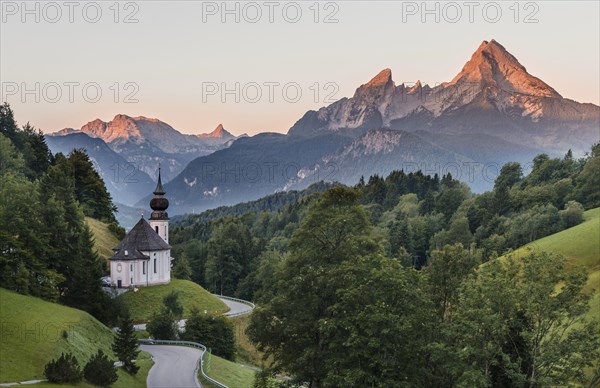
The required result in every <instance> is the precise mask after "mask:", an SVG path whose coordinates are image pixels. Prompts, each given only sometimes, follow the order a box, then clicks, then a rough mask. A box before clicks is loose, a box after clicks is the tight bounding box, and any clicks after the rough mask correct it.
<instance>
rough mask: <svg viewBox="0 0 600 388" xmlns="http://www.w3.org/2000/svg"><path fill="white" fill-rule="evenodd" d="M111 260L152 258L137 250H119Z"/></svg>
mask: <svg viewBox="0 0 600 388" xmlns="http://www.w3.org/2000/svg"><path fill="white" fill-rule="evenodd" d="M110 260H150V256H147V255H144V254H143V253H142V252H140V251H138V250H137V249H133V250H131V249H119V250H118V251H117V253H115V254H114V255H113V256H112V257H111V258H110Z"/></svg>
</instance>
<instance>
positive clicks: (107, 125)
mask: <svg viewBox="0 0 600 388" xmlns="http://www.w3.org/2000/svg"><path fill="white" fill-rule="evenodd" d="M77 132H79V133H85V134H87V135H88V136H90V137H93V138H99V139H102V140H103V141H104V142H106V143H107V144H108V146H109V147H110V148H111V149H112V150H113V151H115V152H116V153H118V154H119V155H121V156H122V157H123V158H125V159H126V160H127V161H128V162H129V163H133V164H134V165H135V168H137V169H139V170H140V171H143V172H145V173H146V174H148V175H149V176H150V177H152V178H153V179H156V174H157V166H158V163H161V165H162V166H163V174H164V175H163V178H164V179H165V180H169V179H171V178H173V177H174V176H175V175H176V174H178V173H179V172H180V171H181V170H182V169H183V168H184V167H185V166H186V165H187V163H189V161H191V160H193V159H194V158H197V157H199V156H203V155H208V154H210V153H212V152H214V151H216V150H219V149H222V148H225V147H228V146H229V145H230V144H231V140H234V139H236V137H235V136H233V135H232V134H231V133H229V132H227V131H226V130H225V129H224V128H223V126H222V125H219V126H218V127H217V129H215V131H213V132H212V133H210V134H206V135H199V136H194V135H185V134H182V133H181V132H179V131H177V130H176V129H174V128H173V127H172V126H170V125H169V124H167V123H164V122H162V121H160V120H158V119H153V118H147V117H143V116H140V117H130V116H127V115H123V114H119V115H116V116H115V117H114V118H113V119H112V120H111V121H109V122H105V121H102V120H100V119H96V120H94V121H90V122H89V123H87V124H85V125H84V126H82V127H81V129H79V130H74V129H71V128H66V129H63V130H61V131H59V132H56V133H54V134H52V135H53V136H64V135H67V134H72V133H77Z"/></svg>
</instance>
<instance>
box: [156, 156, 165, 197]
mask: <svg viewBox="0 0 600 388" xmlns="http://www.w3.org/2000/svg"><path fill="white" fill-rule="evenodd" d="M153 194H154V195H165V189H163V185H162V180H161V179H160V163H159V164H158V182H157V183H156V189H154V193H153Z"/></svg>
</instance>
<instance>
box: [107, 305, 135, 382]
mask: <svg viewBox="0 0 600 388" xmlns="http://www.w3.org/2000/svg"><path fill="white" fill-rule="evenodd" d="M112 350H113V352H115V354H116V355H117V359H118V360H119V361H121V362H122V363H123V368H124V369H125V370H126V371H127V373H129V374H131V375H135V374H136V373H137V372H138V370H139V369H140V367H139V366H137V365H136V364H135V360H136V359H137V356H138V354H139V353H140V351H139V350H138V343H137V338H136V336H135V332H134V329H133V319H131V317H130V316H129V313H127V314H125V315H124V316H122V317H121V318H120V320H119V327H118V329H117V335H116V336H115V340H114V342H113V345H112Z"/></svg>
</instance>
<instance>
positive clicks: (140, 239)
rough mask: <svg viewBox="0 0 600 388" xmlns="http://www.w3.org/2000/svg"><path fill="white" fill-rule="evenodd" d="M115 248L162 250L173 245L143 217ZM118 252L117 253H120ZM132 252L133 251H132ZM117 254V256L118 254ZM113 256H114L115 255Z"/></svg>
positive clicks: (120, 249)
mask: <svg viewBox="0 0 600 388" xmlns="http://www.w3.org/2000/svg"><path fill="white" fill-rule="evenodd" d="M114 249H115V250H119V251H122V250H128V251H131V252H133V251H135V250H138V251H162V250H165V249H171V246H170V245H169V244H167V243H166V242H165V240H163V239H162V238H161V237H160V236H159V235H158V233H156V232H155V231H154V229H152V227H151V226H150V224H148V222H147V221H146V220H145V219H144V218H141V219H140V220H139V221H138V223H137V224H135V226H134V227H133V229H131V230H130V231H129V233H127V236H125V238H124V239H123V241H121V243H120V244H119V245H117V246H116V247H115V248H114ZM118 254H119V253H117V254H116V255H118ZM130 254H131V253H130ZM116 255H115V256H116ZM115 256H113V257H115Z"/></svg>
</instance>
